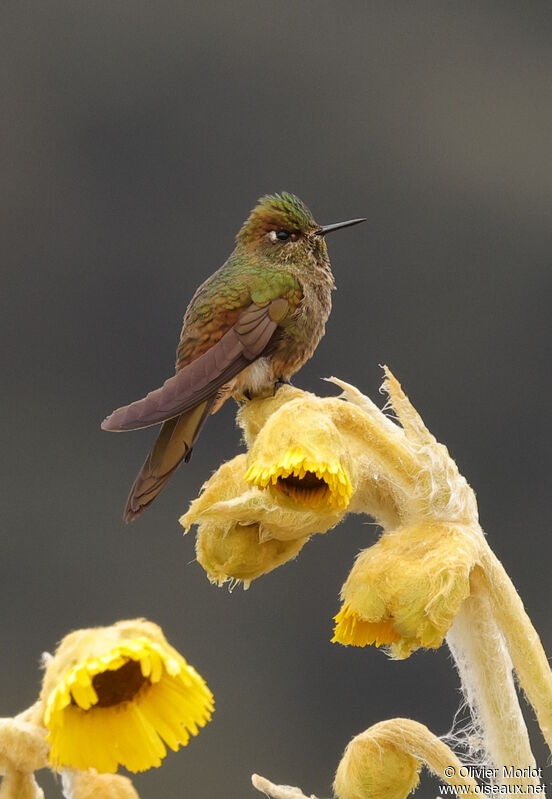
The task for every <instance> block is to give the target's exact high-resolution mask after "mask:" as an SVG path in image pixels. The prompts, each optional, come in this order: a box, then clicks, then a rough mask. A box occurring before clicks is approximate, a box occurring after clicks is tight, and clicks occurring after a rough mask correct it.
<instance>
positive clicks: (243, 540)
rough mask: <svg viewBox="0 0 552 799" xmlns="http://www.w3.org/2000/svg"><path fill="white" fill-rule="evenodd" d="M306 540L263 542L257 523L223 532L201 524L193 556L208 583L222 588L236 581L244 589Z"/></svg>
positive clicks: (284, 559) (217, 527) (209, 525)
mask: <svg viewBox="0 0 552 799" xmlns="http://www.w3.org/2000/svg"><path fill="white" fill-rule="evenodd" d="M307 541H308V538H299V539H294V540H292V541H278V540H277V539H275V538H272V539H269V540H265V541H263V540H261V539H260V536H259V525H258V524H249V525H240V524H233V525H232V526H231V527H230V529H228V530H226V529H225V528H223V527H220V526H219V525H217V524H215V523H210V522H204V523H201V524H200V525H199V530H198V533H197V539H196V555H197V559H198V562H199V563H200V564H201V566H203V568H204V569H205V571H206V572H207V576H208V577H209V579H210V580H211V582H213V583H217V584H218V585H223V583H225V582H226V581H227V580H231V581H235V580H239V581H242V582H243V584H244V588H248V587H249V584H250V583H251V581H252V580H254V579H255V578H257V577H260V576H261V575H262V574H267V573H268V572H270V571H272V570H273V569H275V568H276V567H277V566H280V565H281V564H282V563H285V562H286V561H288V560H291V559H292V558H294V557H296V555H297V553H298V552H299V551H300V549H301V548H302V547H303V545H304V544H305V543H306V542H307Z"/></svg>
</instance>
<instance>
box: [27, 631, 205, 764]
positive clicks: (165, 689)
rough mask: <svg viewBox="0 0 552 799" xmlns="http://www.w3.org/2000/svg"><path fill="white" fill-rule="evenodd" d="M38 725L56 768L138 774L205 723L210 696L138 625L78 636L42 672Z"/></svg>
mask: <svg viewBox="0 0 552 799" xmlns="http://www.w3.org/2000/svg"><path fill="white" fill-rule="evenodd" d="M41 700H42V703H43V721H44V726H45V727H46V728H47V730H48V741H49V742H50V762H51V763H52V765H53V766H54V767H56V768H61V767H64V766H65V767H67V766H68V767H73V768H76V769H88V768H95V769H97V770H98V771H100V772H114V771H116V770H117V768H118V767H119V766H120V765H121V766H124V767H125V768H127V769H128V770H129V771H133V772H138V771H145V770H146V769H149V768H152V767H154V766H159V765H161V761H162V759H163V758H164V757H165V755H166V753H167V750H166V746H168V747H169V748H171V749H173V750H175V751H176V750H177V749H178V748H179V747H180V746H183V745H186V744H187V743H188V740H189V738H190V735H196V734H197V733H198V727H203V726H204V725H205V724H206V723H207V721H209V720H210V718H211V713H212V711H213V696H212V694H211V692H210V691H209V689H208V687H207V686H206V684H205V682H204V681H203V679H202V678H201V677H200V675H199V674H198V673H197V672H196V671H195V669H194V668H192V666H190V665H188V663H186V661H185V660H184V658H183V657H182V656H181V655H180V654H179V653H178V652H177V651H176V650H175V649H173V647H171V646H170V645H169V644H168V643H167V641H166V639H165V637H164V635H163V633H162V632H161V629H160V628H159V627H157V625H155V624H152V623H151V622H146V621H143V620H135V621H125V622H118V623H117V624H114V625H113V626H111V627H99V628H95V629H87V630H78V631H76V632H73V633H71V634H70V635H68V636H66V637H65V638H64V639H63V641H62V642H61V644H60V645H59V647H58V650H57V652H56V653H55V655H54V657H53V658H52V660H51V661H50V662H49V663H48V665H47V667H46V672H45V675H44V681H43V685H42V692H41Z"/></svg>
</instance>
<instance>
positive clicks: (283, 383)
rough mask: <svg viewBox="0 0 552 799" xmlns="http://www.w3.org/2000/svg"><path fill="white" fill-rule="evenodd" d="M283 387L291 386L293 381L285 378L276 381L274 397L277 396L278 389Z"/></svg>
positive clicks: (273, 391)
mask: <svg viewBox="0 0 552 799" xmlns="http://www.w3.org/2000/svg"><path fill="white" fill-rule="evenodd" d="M282 386H291V380H286V379H285V378H284V377H279V378H278V380H276V382H275V383H274V386H273V390H272V396H273V397H274V396H275V394H276V392H277V391H278V389H279V388H282Z"/></svg>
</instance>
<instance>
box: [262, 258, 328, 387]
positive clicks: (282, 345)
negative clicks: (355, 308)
mask: <svg viewBox="0 0 552 799" xmlns="http://www.w3.org/2000/svg"><path fill="white" fill-rule="evenodd" d="M328 272H329V270H328ZM300 282H301V289H302V294H303V296H302V298H301V300H300V301H299V303H298V305H297V307H296V308H295V310H294V312H293V313H292V314H291V316H290V318H289V319H287V320H285V322H284V324H283V325H282V329H281V332H280V333H279V340H278V344H277V346H276V349H275V350H274V353H273V354H272V356H271V364H272V370H273V375H274V377H275V378H276V379H280V378H283V379H285V380H289V379H290V378H291V376H292V375H294V374H295V372H297V371H298V370H299V369H300V368H301V367H302V366H303V364H304V363H306V361H308V360H309V358H311V357H312V355H313V353H314V351H315V349H316V348H317V346H318V344H319V343H320V340H321V339H322V336H323V335H324V333H325V330H326V322H327V321H328V317H329V315H330V311H331V307H332V299H331V292H332V289H333V287H334V282H333V277H332V275H331V272H329V274H324V275H323V279H322V280H320V279H317V280H316V281H314V280H312V279H309V280H306V281H300Z"/></svg>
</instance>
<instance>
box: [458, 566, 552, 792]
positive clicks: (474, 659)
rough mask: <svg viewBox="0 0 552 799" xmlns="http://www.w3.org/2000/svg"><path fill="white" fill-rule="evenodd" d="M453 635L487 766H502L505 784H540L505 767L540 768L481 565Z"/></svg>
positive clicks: (500, 780) (501, 778)
mask: <svg viewBox="0 0 552 799" xmlns="http://www.w3.org/2000/svg"><path fill="white" fill-rule="evenodd" d="M470 581H471V594H470V596H469V597H468V598H467V599H466V600H465V601H464V603H463V605H462V607H461V609H460V611H459V613H458V614H457V616H456V618H455V620H454V623H453V625H452V628H451V630H450V632H449V634H448V636H447V643H448V645H449V648H450V650H451V652H452V656H453V658H454V660H455V662H456V666H457V669H458V672H459V674H460V681H461V684H462V690H463V693H464V696H465V698H466V702H467V703H468V705H469V707H470V710H471V714H472V718H473V721H474V724H475V727H476V734H477V738H478V740H477V746H476V747H474V748H475V749H479V750H480V752H482V753H483V755H484V756H485V758H487V759H488V760H489V762H488V763H486V765H489V766H491V767H494V768H496V769H498V775H497V779H496V782H497V784H499V785H522V786H523V788H524V789H527V787H528V786H529V785H531V786H537V785H540V781H539V779H538V777H535V776H528V775H527V776H523V777H520V776H519V775H518V776H511V777H510V776H508V775H507V774H505V773H504V772H503V768H504V767H506V768H511V767H514V768H517V769H519V768H522V769H528V770H529V772H530V771H531V769H534V768H535V758H534V757H533V753H532V752H531V745H530V743H529V736H528V733H527V727H526V725H525V721H524V719H523V716H522V713H521V709H520V706H519V701H518V697H517V693H516V689H515V685H514V679H513V673H512V661H511V658H510V655H509V654H508V650H507V648H506V644H505V641H504V637H503V635H502V631H501V629H500V627H499V625H498V623H497V621H496V620H495V616H494V607H493V605H494V603H493V600H492V599H491V596H490V593H489V590H488V585H487V583H486V580H485V578H484V576H483V574H482V572H481V570H480V569H479V568H475V569H474V570H473V572H472V575H471V578H470Z"/></svg>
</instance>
